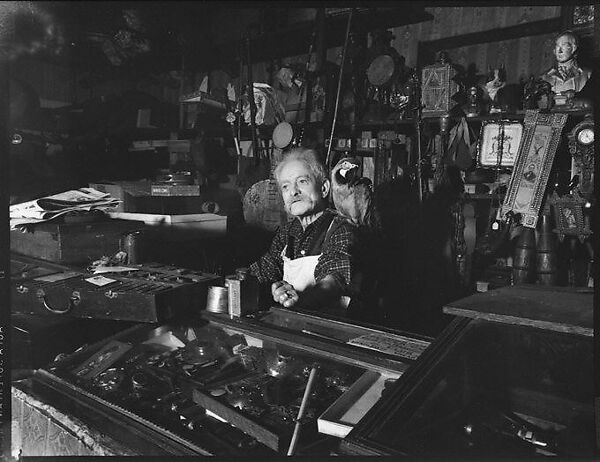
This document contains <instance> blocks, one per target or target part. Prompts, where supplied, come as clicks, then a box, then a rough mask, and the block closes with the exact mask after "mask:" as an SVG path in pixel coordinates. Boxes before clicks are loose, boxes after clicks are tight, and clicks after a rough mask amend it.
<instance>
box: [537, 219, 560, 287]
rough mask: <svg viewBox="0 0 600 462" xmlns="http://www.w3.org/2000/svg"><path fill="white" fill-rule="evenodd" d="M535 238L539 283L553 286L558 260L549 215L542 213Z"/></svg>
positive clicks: (554, 235)
mask: <svg viewBox="0 0 600 462" xmlns="http://www.w3.org/2000/svg"><path fill="white" fill-rule="evenodd" d="M539 227H540V228H539V234H538V238H537V246H536V247H537V253H536V272H537V279H538V282H539V283H540V284H541V285H544V286H553V285H556V281H557V266H558V260H557V255H556V234H554V233H553V232H552V223H551V216H550V215H542V216H541V220H540V224H539Z"/></svg>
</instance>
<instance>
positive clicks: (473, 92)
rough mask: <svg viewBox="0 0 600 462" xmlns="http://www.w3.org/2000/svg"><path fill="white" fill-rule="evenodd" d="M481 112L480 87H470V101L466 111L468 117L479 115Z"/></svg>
mask: <svg viewBox="0 0 600 462" xmlns="http://www.w3.org/2000/svg"><path fill="white" fill-rule="evenodd" d="M480 112H481V110H480V108H479V92H478V87H475V86H473V87H471V88H469V103H468V105H467V107H466V110H465V113H466V115H467V117H477V116H478V115H479V114H480Z"/></svg>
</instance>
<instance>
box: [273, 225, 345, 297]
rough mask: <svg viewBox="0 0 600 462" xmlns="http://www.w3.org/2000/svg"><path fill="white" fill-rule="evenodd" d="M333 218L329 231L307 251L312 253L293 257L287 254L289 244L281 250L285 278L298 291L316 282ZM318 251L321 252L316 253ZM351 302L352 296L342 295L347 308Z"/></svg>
mask: <svg viewBox="0 0 600 462" xmlns="http://www.w3.org/2000/svg"><path fill="white" fill-rule="evenodd" d="M333 218H334V217H333V216H332V219H331V222H330V223H329V226H328V228H327V231H326V232H325V233H323V234H322V236H320V237H319V238H317V239H316V240H315V244H313V245H312V246H311V249H309V251H308V252H306V253H309V254H312V255H307V256H304V257H298V258H294V259H292V258H290V257H288V256H287V250H288V245H287V244H286V246H285V247H284V248H283V250H282V251H281V258H282V259H283V280H284V281H286V282H288V283H289V284H291V285H292V286H294V289H295V290H296V291H297V292H303V291H304V290H306V288H307V287H311V286H314V285H315V284H316V280H315V268H316V267H317V263H319V258H320V257H321V255H323V253H322V252H321V248H322V246H323V242H324V241H325V239H326V237H327V235H328V234H329V233H330V232H331V230H332V225H333ZM316 252H319V253H318V254H316V255H315V253H316ZM349 302H350V297H347V296H343V297H341V300H340V305H341V306H342V307H344V308H346V307H347V306H348V303H349Z"/></svg>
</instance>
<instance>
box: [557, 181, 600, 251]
mask: <svg viewBox="0 0 600 462" xmlns="http://www.w3.org/2000/svg"><path fill="white" fill-rule="evenodd" d="M550 203H551V205H552V208H553V211H554V223H555V225H556V229H555V230H554V232H556V233H557V234H558V238H559V239H560V241H561V242H562V241H563V239H564V238H565V236H576V237H578V238H579V240H580V241H581V242H583V241H584V240H585V238H586V237H587V236H589V235H590V234H592V231H591V230H590V227H589V223H588V221H587V220H586V219H585V217H584V215H583V205H584V204H585V203H586V200H585V199H584V198H583V197H581V196H580V195H579V194H577V193H576V194H567V195H565V196H562V197H560V196H558V195H557V194H556V193H554V194H553V195H552V197H551V198H550Z"/></svg>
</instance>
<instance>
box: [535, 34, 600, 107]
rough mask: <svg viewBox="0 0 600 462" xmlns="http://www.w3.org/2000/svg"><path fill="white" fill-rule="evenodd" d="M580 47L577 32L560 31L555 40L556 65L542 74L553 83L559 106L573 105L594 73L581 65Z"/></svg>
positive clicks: (556, 101)
mask: <svg viewBox="0 0 600 462" xmlns="http://www.w3.org/2000/svg"><path fill="white" fill-rule="evenodd" d="M578 48H579V39H578V37H577V35H575V33H573V32H572V31H570V30H566V31H563V32H561V33H559V34H558V35H557V36H556V39H555V41H554V56H555V58H556V65H555V66H554V67H553V68H551V69H550V70H548V71H547V72H545V73H544V74H542V76H541V78H542V79H543V80H545V81H546V82H548V83H549V84H550V85H551V87H552V91H553V92H554V102H555V104H556V105H557V106H561V105H571V103H572V101H573V98H574V95H575V94H576V93H579V92H580V91H581V90H583V87H584V86H585V84H586V83H587V81H588V80H589V78H590V77H591V75H592V72H591V70H589V69H584V68H582V67H580V66H579V64H578V62H577V50H578Z"/></svg>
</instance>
